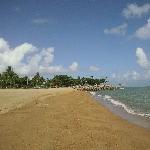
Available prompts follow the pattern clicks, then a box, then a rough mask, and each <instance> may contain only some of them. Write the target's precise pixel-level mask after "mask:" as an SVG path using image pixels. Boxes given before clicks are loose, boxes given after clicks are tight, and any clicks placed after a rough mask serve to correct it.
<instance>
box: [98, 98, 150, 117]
mask: <svg viewBox="0 0 150 150" xmlns="http://www.w3.org/2000/svg"><path fill="white" fill-rule="evenodd" d="M97 96H98V97H101V98H102V99H103V100H107V101H109V102H111V103H112V104H113V105H115V106H117V107H121V108H123V109H124V110H125V111H126V112H128V113H129V114H132V115H138V116H142V117H147V118H150V114H149V113H138V112H135V110H133V109H131V108H129V107H128V106H127V105H125V104H124V103H121V102H120V101H117V100H114V99H113V98H112V97H111V96H109V95H104V96H102V95H97Z"/></svg>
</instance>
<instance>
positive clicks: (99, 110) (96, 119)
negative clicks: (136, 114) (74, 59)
mask: <svg viewBox="0 0 150 150" xmlns="http://www.w3.org/2000/svg"><path fill="white" fill-rule="evenodd" d="M0 108H1V114H0V150H30V149H31V150H54V149H56V150H73V149H75V150H149V149H150V129H146V128H142V127H140V126H137V125H135V124H132V123H129V122H128V121H127V120H124V119H122V118H120V117H119V116H117V115H115V114H113V113H112V112H110V111H109V110H108V109H107V108H105V107H104V106H103V105H101V104H100V103H98V102H97V101H95V100H94V99H93V98H92V97H91V96H90V94H89V93H86V92H83V91H77V90H74V89H71V88H58V89H28V90H23V89H20V90H18V89H10V90H8V89H5V90H0Z"/></svg>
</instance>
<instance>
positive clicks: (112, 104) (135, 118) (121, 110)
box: [89, 92, 150, 129]
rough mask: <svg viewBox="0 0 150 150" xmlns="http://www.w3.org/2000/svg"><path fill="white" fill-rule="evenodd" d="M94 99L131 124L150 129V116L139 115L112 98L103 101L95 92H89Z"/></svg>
mask: <svg viewBox="0 0 150 150" xmlns="http://www.w3.org/2000/svg"><path fill="white" fill-rule="evenodd" d="M89 93H90V95H91V96H92V98H94V99H95V100H96V101H98V102H99V103H100V104H102V105H103V106H104V107H106V108H108V109H109V110H110V111H111V112H112V113H114V114H115V115H117V116H120V117H121V118H123V119H125V120H128V121H129V122H130V123H133V124H136V125H138V126H141V127H144V128H148V129H150V116H149V114H142V113H141V114H137V113H135V112H134V111H133V110H130V109H129V108H128V107H127V106H126V105H125V104H123V103H121V102H118V101H115V100H113V99H111V98H110V97H106V99H103V98H102V97H101V96H100V95H96V93H95V92H89Z"/></svg>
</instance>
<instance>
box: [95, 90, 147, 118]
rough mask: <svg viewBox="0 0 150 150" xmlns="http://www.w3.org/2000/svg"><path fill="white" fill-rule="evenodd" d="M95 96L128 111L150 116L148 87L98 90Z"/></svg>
mask: <svg viewBox="0 0 150 150" xmlns="http://www.w3.org/2000/svg"><path fill="white" fill-rule="evenodd" d="M95 96H96V97H99V98H100V99H103V100H104V101H109V102H110V103H112V104H113V105H115V106H118V107H122V108H123V109H124V110H125V111H127V112H128V113H131V114H136V115H139V116H144V117H147V118H150V87H127V88H124V89H118V90H115V91H110V90H109V91H108V90H106V91H99V92H96V95H95Z"/></svg>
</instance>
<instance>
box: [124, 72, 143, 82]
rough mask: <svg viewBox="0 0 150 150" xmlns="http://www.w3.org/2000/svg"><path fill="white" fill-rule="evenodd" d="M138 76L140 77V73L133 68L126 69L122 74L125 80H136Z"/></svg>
mask: <svg viewBox="0 0 150 150" xmlns="http://www.w3.org/2000/svg"><path fill="white" fill-rule="evenodd" d="M140 77H141V75H140V73H138V72H136V71H134V70H133V71H128V72H126V73H124V74H123V78H124V79H126V80H138V79H140Z"/></svg>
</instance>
